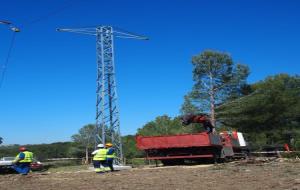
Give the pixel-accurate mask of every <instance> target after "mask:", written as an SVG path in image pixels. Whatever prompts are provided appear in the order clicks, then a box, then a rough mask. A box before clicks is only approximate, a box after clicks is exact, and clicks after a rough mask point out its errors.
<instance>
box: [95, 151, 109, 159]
mask: <svg viewBox="0 0 300 190" xmlns="http://www.w3.org/2000/svg"><path fill="white" fill-rule="evenodd" d="M107 151H108V150H107V149H105V148H101V149H99V151H98V152H97V153H96V154H95V156H94V158H93V160H99V161H102V160H106V158H107Z"/></svg>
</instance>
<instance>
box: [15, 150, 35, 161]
mask: <svg viewBox="0 0 300 190" xmlns="http://www.w3.org/2000/svg"><path fill="white" fill-rule="evenodd" d="M23 153H24V154H25V157H24V159H23V160H20V161H19V163H31V162H32V160H33V153H32V152H29V151H24V152H23ZM20 154H21V153H19V154H18V155H17V156H16V159H19V158H20Z"/></svg>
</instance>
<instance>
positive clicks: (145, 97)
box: [0, 0, 300, 144]
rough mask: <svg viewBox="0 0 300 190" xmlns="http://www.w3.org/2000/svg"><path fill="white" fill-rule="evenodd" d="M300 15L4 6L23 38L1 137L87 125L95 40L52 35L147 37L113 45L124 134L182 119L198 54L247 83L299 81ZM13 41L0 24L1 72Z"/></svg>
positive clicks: (175, 3)
mask: <svg viewBox="0 0 300 190" xmlns="http://www.w3.org/2000/svg"><path fill="white" fill-rule="evenodd" d="M69 5H70V6H69ZM64 7H66V8H64ZM61 8H62V9H61ZM299 8H300V1H297V0H284V1H283V0H282V1H276V0H252V1H250V0H172V1H171V0H143V1H141V0H126V1H125V0H111V1H101V0H98V1H96V0H74V1H62V0H61V1H59V0H43V1H38V0H27V1H23V0H1V6H0V20H9V21H11V22H13V23H14V24H15V25H17V26H19V27H20V28H21V30H22V32H21V33H18V34H17V37H16V43H15V46H14V49H13V52H12V56H11V59H10V61H9V65H8V68H7V73H6V75H5V80H4V83H3V86H2V88H1V89H0V136H2V137H3V138H4V142H5V144H29V143H31V144H34V143H51V142H56V141H68V140H70V136H71V135H73V134H75V133H76V132H77V131H78V130H79V129H80V128H81V127H82V126H83V125H85V124H88V123H94V119H95V84H96V83H95V80H96V63H95V59H96V56H95V54H96V53H95V39H94V38H93V37H92V36H84V35H77V34H72V33H58V32H56V31H55V29H56V28H58V27H66V28H72V27H73V28H76V27H84V26H95V25H102V24H106V25H113V26H118V27H120V28H123V29H126V30H128V31H132V32H135V33H139V34H143V35H146V36H148V37H149V38H150V40H149V41H135V40H128V39H117V40H116V43H115V52H116V60H115V61H116V78H117V86H118V95H119V105H120V114H121V115H120V119H121V132H122V134H123V135H127V134H134V133H135V132H136V130H137V128H139V127H142V126H143V125H144V124H145V123H147V122H148V121H151V120H153V119H154V118H155V117H156V116H159V115H162V114H168V115H170V116H172V117H173V116H176V115H178V114H179V109H180V106H181V104H182V102H183V96H184V95H185V94H186V93H187V92H188V91H189V90H190V89H191V87H192V85H193V82H192V65H191V63H190V60H191V57H192V56H193V55H196V54H198V53H200V52H201V51H203V50H205V49H214V50H219V51H225V52H229V53H230V54H231V55H232V57H233V59H234V60H235V61H237V62H241V63H244V64H247V65H249V67H250V69H251V75H250V76H249V79H248V82H249V83H253V82H256V81H259V80H262V79H264V78H265V77H266V76H268V75H274V74H278V73H289V74H291V75H294V74H299V73H300V66H299V65H300V64H299V59H300V58H299V55H300V37H299V34H300V25H299V23H300V12H299ZM58 9H59V10H61V11H58V12H56V11H57V10H58ZM54 13H57V14H54ZM37 19H38V20H37ZM34 21H36V22H34ZM11 35H12V33H11V32H10V31H9V30H7V28H5V27H4V26H0V64H1V65H2V64H3V62H4V60H5V56H6V54H7V51H8V47H9V40H10V38H11Z"/></svg>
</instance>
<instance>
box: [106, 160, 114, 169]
mask: <svg viewBox="0 0 300 190" xmlns="http://www.w3.org/2000/svg"><path fill="white" fill-rule="evenodd" d="M113 162H114V159H108V160H107V165H108V167H109V168H110V171H112V172H113V171H114V166H113Z"/></svg>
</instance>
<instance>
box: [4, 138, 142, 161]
mask: <svg viewBox="0 0 300 190" xmlns="http://www.w3.org/2000/svg"><path fill="white" fill-rule="evenodd" d="M122 141H123V150H124V156H125V157H126V158H128V159H130V158H135V157H143V153H142V152H140V151H138V150H137V149H136V147H135V135H127V136H124V137H122ZM20 146H21V145H18V144H15V145H6V146H0V158H1V157H15V156H16V155H17V154H18V153H19V147H20ZM24 146H26V147H27V148H28V149H29V150H30V151H32V152H33V153H34V155H35V157H36V158H37V159H38V160H40V161H45V160H47V159H49V158H84V157H85V156H86V155H85V147H84V146H83V145H81V144H78V143H76V142H56V143H51V144H34V145H24ZM93 150H94V148H93V145H91V147H90V148H89V154H90V153H91V152H92V151H93Z"/></svg>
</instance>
